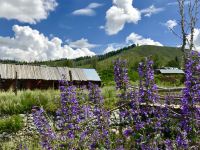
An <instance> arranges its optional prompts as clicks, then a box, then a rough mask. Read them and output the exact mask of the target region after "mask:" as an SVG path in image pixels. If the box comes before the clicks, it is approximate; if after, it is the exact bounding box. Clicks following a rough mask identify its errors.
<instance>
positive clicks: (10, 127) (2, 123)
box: [0, 115, 23, 134]
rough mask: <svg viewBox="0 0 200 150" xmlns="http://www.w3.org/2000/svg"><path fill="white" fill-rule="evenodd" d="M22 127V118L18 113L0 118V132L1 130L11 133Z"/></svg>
mask: <svg viewBox="0 0 200 150" xmlns="http://www.w3.org/2000/svg"><path fill="white" fill-rule="evenodd" d="M22 128H23V120H22V118H21V117H20V116H19V115H13V116H10V117H8V118H3V119H1V120H0V134H1V133H3V132H7V133H13V132H17V131H19V130H20V129H22Z"/></svg>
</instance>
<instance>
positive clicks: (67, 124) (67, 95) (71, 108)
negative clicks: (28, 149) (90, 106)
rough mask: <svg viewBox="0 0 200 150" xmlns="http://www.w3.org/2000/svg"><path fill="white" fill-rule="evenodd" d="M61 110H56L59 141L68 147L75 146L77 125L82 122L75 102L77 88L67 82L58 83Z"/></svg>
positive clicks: (78, 128) (80, 112)
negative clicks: (59, 132)
mask: <svg viewBox="0 0 200 150" xmlns="http://www.w3.org/2000/svg"><path fill="white" fill-rule="evenodd" d="M60 92H61V101H60V103H61V108H60V109H58V110H57V120H56V125H57V128H58V129H59V130H61V131H62V133H61V134H60V140H61V141H62V142H65V144H67V145H68V148H70V147H74V146H75V143H74V141H75V137H76V135H77V134H78V133H79V132H80V127H79V123H80V122H81V121H82V119H83V117H82V108H81V106H80V104H79V101H78V100H77V88H76V87H75V86H73V85H71V84H69V83H68V82H64V81H62V82H60Z"/></svg>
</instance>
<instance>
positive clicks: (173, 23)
mask: <svg viewBox="0 0 200 150" xmlns="http://www.w3.org/2000/svg"><path fill="white" fill-rule="evenodd" d="M164 25H165V26H166V27H167V28H168V29H173V28H174V27H176V26H177V25H178V24H177V22H176V20H168V21H167V22H166V23H165V24H164Z"/></svg>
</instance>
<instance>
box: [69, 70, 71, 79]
mask: <svg viewBox="0 0 200 150" xmlns="http://www.w3.org/2000/svg"><path fill="white" fill-rule="evenodd" d="M69 80H70V82H72V71H71V70H69Z"/></svg>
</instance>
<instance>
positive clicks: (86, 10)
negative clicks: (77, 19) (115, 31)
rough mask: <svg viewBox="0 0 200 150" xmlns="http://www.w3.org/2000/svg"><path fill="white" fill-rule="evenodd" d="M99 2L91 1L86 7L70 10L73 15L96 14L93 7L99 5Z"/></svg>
mask: <svg viewBox="0 0 200 150" xmlns="http://www.w3.org/2000/svg"><path fill="white" fill-rule="evenodd" d="M101 6H102V4H100V3H91V4H89V5H88V6H87V7H85V8H82V9H78V10H75V11H73V12H72V14H73V15H83V16H94V15H96V12H95V8H98V7H101Z"/></svg>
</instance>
